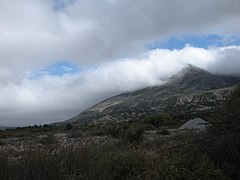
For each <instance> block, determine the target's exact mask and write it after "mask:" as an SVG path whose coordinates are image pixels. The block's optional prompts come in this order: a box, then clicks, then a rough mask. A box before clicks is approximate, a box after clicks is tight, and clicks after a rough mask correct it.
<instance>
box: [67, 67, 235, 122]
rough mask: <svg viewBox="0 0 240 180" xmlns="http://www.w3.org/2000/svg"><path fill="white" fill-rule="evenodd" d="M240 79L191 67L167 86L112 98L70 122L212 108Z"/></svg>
mask: <svg viewBox="0 0 240 180" xmlns="http://www.w3.org/2000/svg"><path fill="white" fill-rule="evenodd" d="M237 82H239V78H236V77H228V76H220V75H214V74H211V73H210V72H208V71H205V70H203V69H200V68H197V67H194V66H189V67H187V68H185V69H183V70H182V71H181V72H180V73H178V74H176V75H174V76H173V77H172V78H170V79H169V82H168V83H166V84H164V85H161V86H156V87H150V88H145V89H141V90H138V91H135V92H129V93H123V94H120V95H117V96H114V97H111V98H109V99H107V100H105V101H103V102H100V103H98V104H96V105H94V106H93V107H91V108H89V109H87V110H85V111H83V112H81V113H80V114H78V115H77V116H75V117H73V118H72V119H70V120H68V121H70V122H73V121H109V120H127V119H134V118H138V117H140V116H142V115H146V114H155V113H162V112H167V113H171V114H186V113H193V112H202V111H211V110H214V109H215V107H216V106H217V105H219V104H221V102H222V101H223V100H224V99H225V98H226V97H227V96H228V95H229V94H230V92H231V90H232V89H233V85H234V84H236V83H237Z"/></svg>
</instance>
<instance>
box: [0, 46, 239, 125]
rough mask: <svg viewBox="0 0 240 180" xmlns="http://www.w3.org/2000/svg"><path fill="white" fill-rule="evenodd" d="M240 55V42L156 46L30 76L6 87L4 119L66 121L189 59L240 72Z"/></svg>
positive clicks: (158, 80)
mask: <svg viewBox="0 0 240 180" xmlns="http://www.w3.org/2000/svg"><path fill="white" fill-rule="evenodd" d="M239 58H240V47H239V46H229V47H224V48H213V49H208V50H207V49H202V48H195V47H191V46H186V47H185V48H183V49H181V50H164V49H156V50H153V51H150V52H148V53H146V54H143V55H141V56H139V57H136V58H128V59H120V60H118V61H113V62H108V63H103V64H102V65H100V66H98V67H96V68H94V69H89V70H85V71H82V72H79V73H76V74H67V75H64V76H50V75H48V74H45V75H44V76H43V77H42V78H38V79H28V78H25V79H23V80H21V81H20V82H18V83H8V84H6V85H4V86H0V94H1V97H0V117H1V123H2V124H4V125H16V124H17V125H29V124H32V125H33V124H38V123H48V122H54V121H61V120H65V119H68V118H70V117H72V116H74V115H75V114H77V113H79V112H80V111H82V110H84V109H86V108H88V107H90V106H92V105H93V104H95V103H97V102H99V101H101V100H103V99H105V98H107V97H110V96H113V95H116V94H119V93H122V92H127V91H133V90H136V89H141V88H144V87H150V86H156V85H161V84H163V83H165V82H166V81H167V79H168V78H169V77H171V76H172V75H174V74H175V73H177V72H179V71H180V70H181V69H182V68H183V67H185V66H186V65H187V64H189V63H190V64H193V65H195V66H198V67H201V68H204V69H207V70H210V71H211V72H214V73H221V74H231V75H236V74H238V75H239V69H240V63H239V61H238V60H237V59H239ZM226 60H228V66H227V67H228V68H226V63H227V62H226Z"/></svg>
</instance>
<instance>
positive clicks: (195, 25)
mask: <svg viewBox="0 0 240 180" xmlns="http://www.w3.org/2000/svg"><path fill="white" fill-rule="evenodd" d="M239 9H240V1H239V0H195V1H192V0H181V1H179V0H168V1H166V0H148V1H146V0H131V1H129V0H44V1H43V0H13V1H11V2H10V1H9V0H0V125H5V126H27V125H34V124H44V123H52V122H56V121H63V120H66V119H68V118H71V117H73V116H74V115H76V114H78V113H79V112H81V111H83V110H85V109H86V108H89V107H91V106H92V105H94V104H95V103H97V102H99V101H101V100H104V99H105V98H108V97H111V96H113V95H116V94H119V93H123V92H128V91H134V90H137V89H141V88H145V87H150V86H156V85H161V84H164V83H166V82H167V79H168V78H169V77H171V76H172V75H174V74H176V73H178V72H180V71H181V69H182V68H184V67H186V66H187V65H188V64H192V65H195V66H197V67H200V68H203V69H206V70H208V71H210V72H212V73H214V74H223V75H234V76H240V11H239Z"/></svg>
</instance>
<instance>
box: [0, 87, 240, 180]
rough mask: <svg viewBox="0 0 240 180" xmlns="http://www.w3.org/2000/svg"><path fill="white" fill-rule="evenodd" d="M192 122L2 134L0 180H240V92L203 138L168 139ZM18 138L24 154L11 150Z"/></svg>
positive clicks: (163, 119) (172, 119) (161, 118)
mask: <svg viewBox="0 0 240 180" xmlns="http://www.w3.org/2000/svg"><path fill="white" fill-rule="evenodd" d="M191 116H194V115H187V116H182V115H181V116H171V115H167V114H161V115H151V116H145V117H142V118H140V119H138V120H132V121H128V122H109V123H103V124H86V123H83V124H67V125H62V126H57V127H56V126H48V125H45V126H34V127H26V128H18V129H14V130H13V129H12V130H6V131H1V132H0V137H1V139H0V179H2V180H5V179H21V180H24V179H26V180H29V179H43V180H45V179H53V180H54V179H58V180H59V179H104V180H107V179H239V178H240V163H239V162H240V121H239V117H240V89H238V90H236V91H235V92H234V93H233V94H232V95H231V96H230V98H229V99H228V100H227V101H226V105H225V107H224V109H221V110H218V111H216V112H214V113H206V114H202V115H201V116H204V117H205V118H208V121H210V122H212V126H211V127H209V128H208V129H207V131H206V132H195V131H187V132H184V133H177V134H176V135H174V136H173V135H171V129H172V128H176V127H178V126H179V124H181V123H183V122H184V121H186V120H187V119H188V118H190V117H191ZM195 116H196V115H195ZM197 116H199V115H197ZM148 133H153V134H152V135H151V136H150V135H148ZM43 134H44V136H43ZM61 134H67V137H66V138H65V139H63V140H61V139H58V138H57V137H58V136H60V135H61ZM57 135H58V136H57ZM40 136H41V137H40ZM13 138H17V139H16V140H14V143H15V141H16V142H17V141H22V142H23V145H21V144H20V145H19V146H17V147H18V148H19V147H22V146H24V147H25V148H24V147H23V149H22V150H21V151H16V152H13V151H10V150H9V149H7V147H8V146H7V145H8V144H7V143H8V142H9V141H8V140H9V139H10V140H11V139H13ZM102 139H103V141H100V140H102ZM67 140H69V142H70V143H66V141H67ZM70 140H71V141H70ZM82 140H87V141H82ZM86 142H87V143H86ZM64 143H65V144H64ZM1 147H2V148H1Z"/></svg>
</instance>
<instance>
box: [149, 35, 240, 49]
mask: <svg viewBox="0 0 240 180" xmlns="http://www.w3.org/2000/svg"><path fill="white" fill-rule="evenodd" d="M186 44H190V45H192V46H194V47H199V48H205V49H207V48H208V47H210V46H214V47H222V46H230V45H240V37H239V36H231V35H218V34H211V35H199V36H187V35H186V36H182V37H177V36H174V37H171V38H169V39H167V40H165V41H156V42H154V43H151V44H148V45H146V47H147V49H149V50H153V49H157V48H160V49H170V50H173V49H182V48H184V47H185V45H186Z"/></svg>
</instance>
